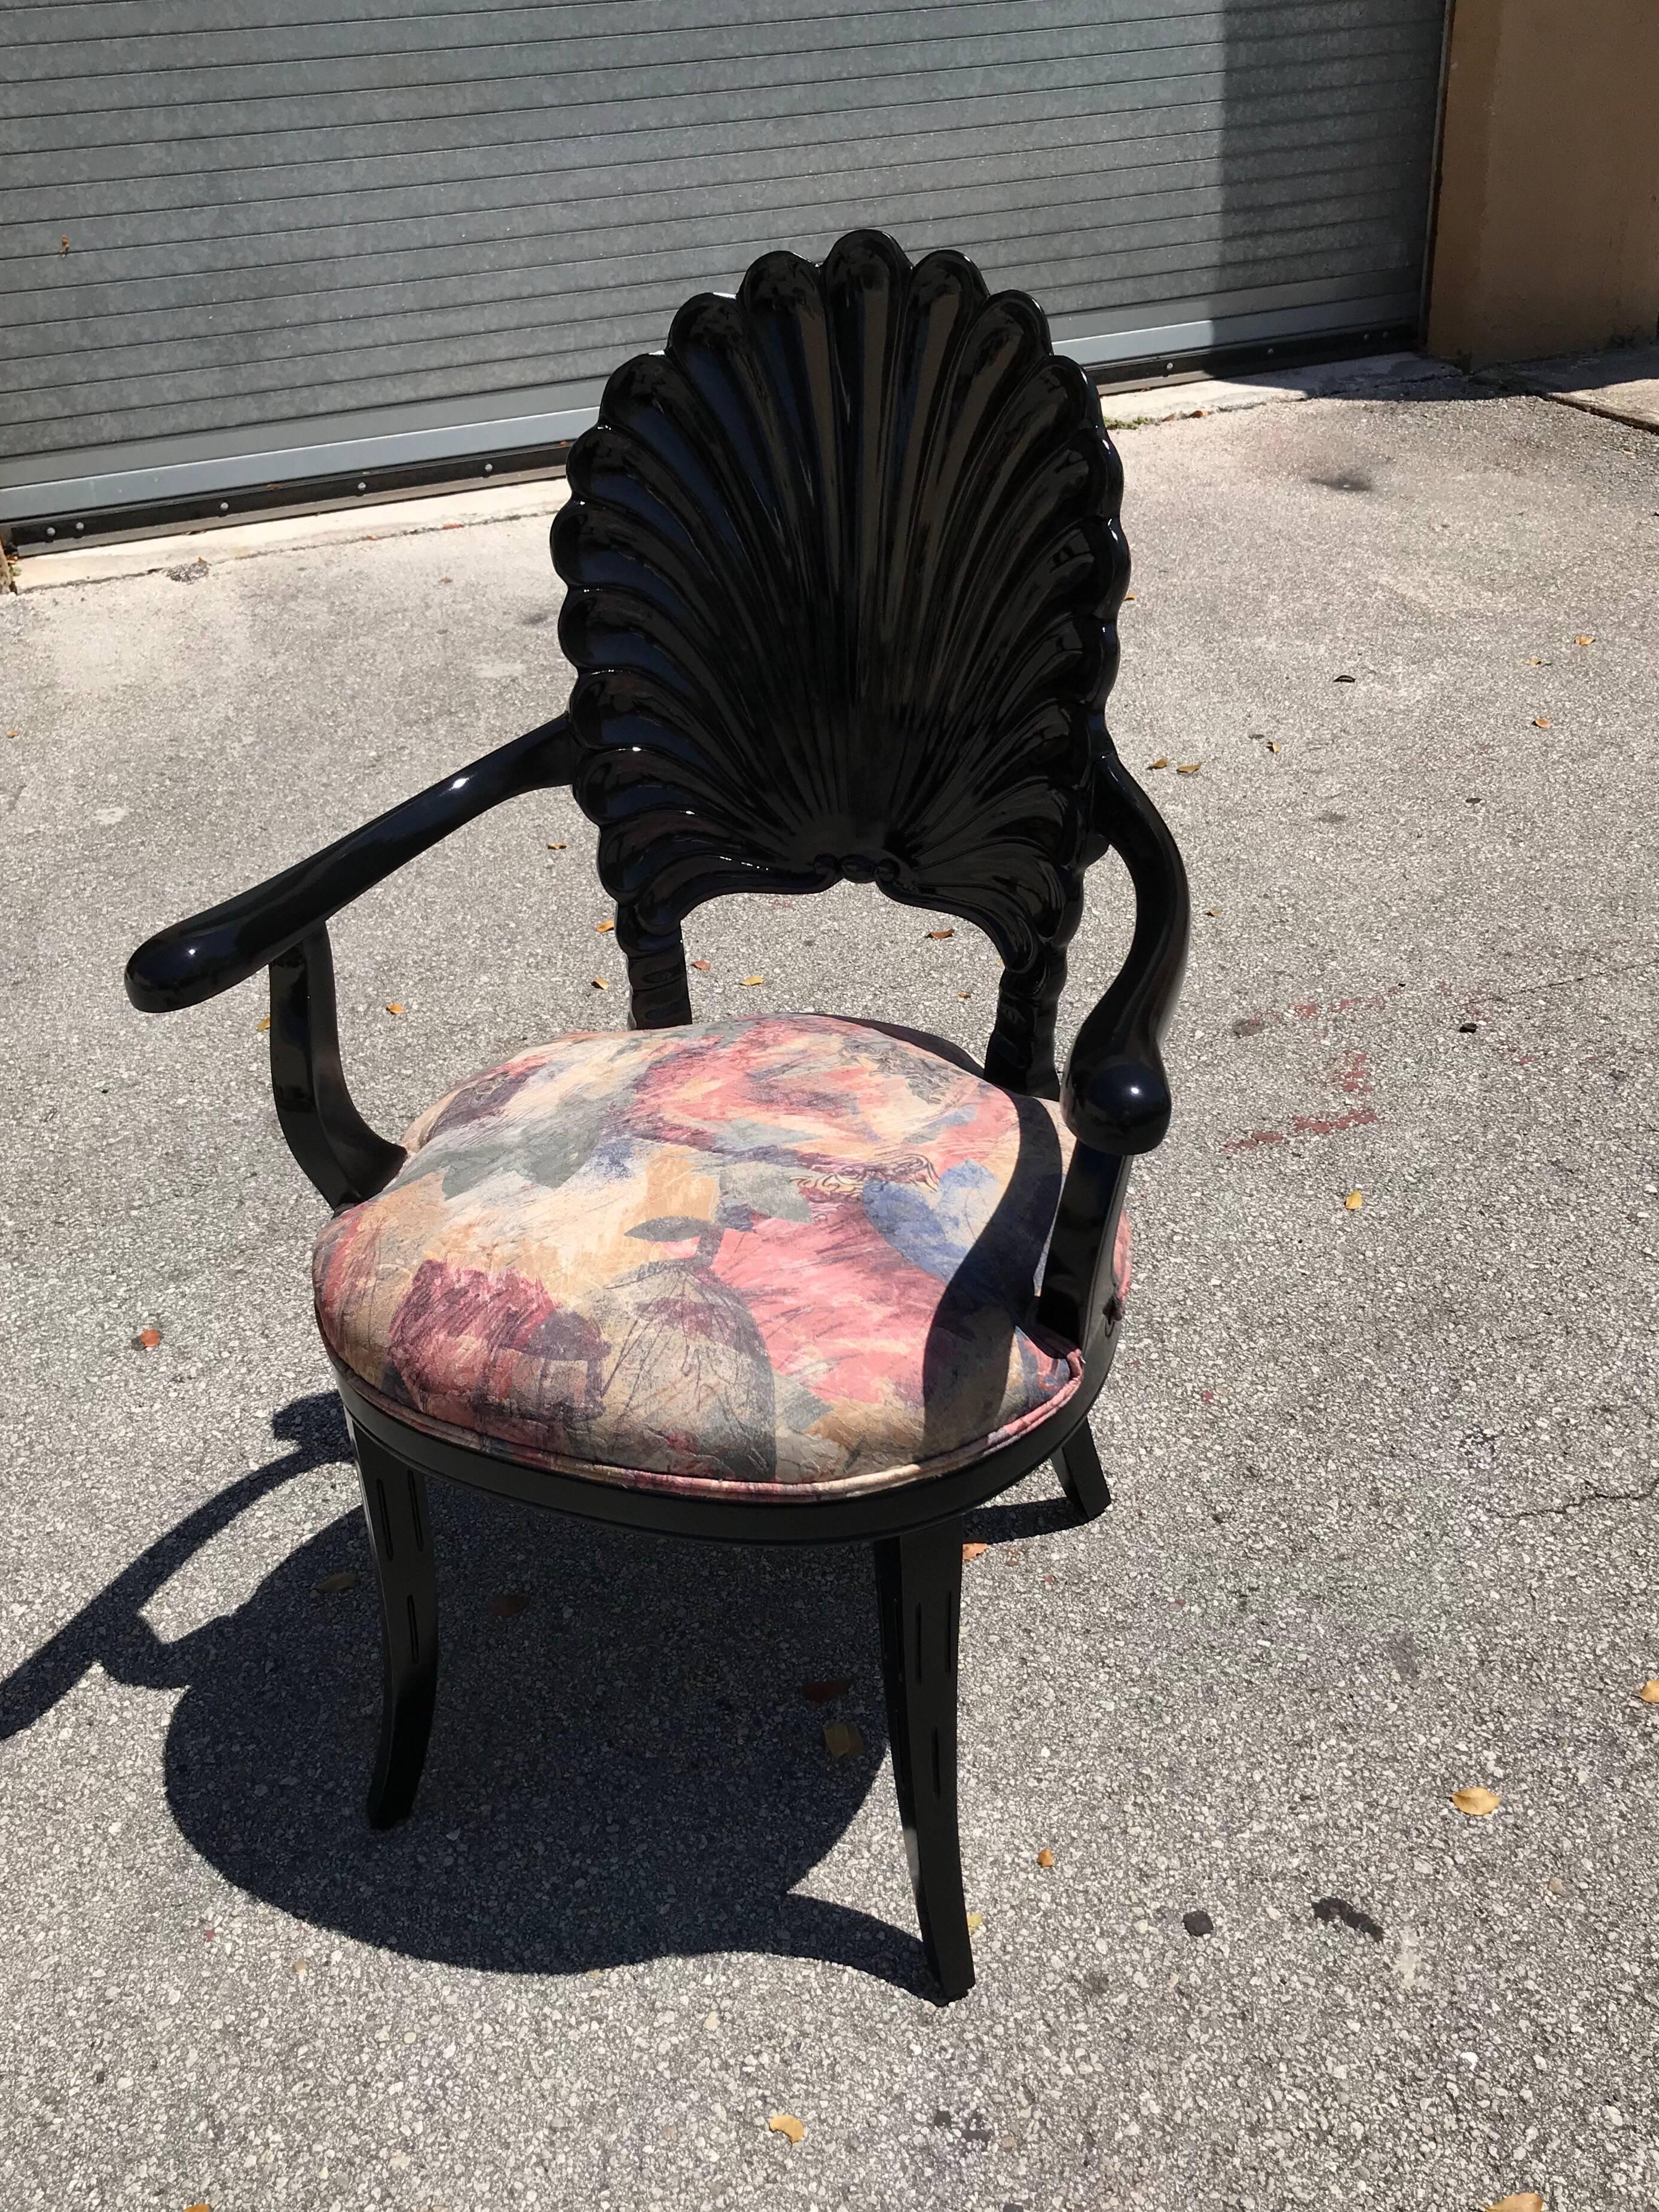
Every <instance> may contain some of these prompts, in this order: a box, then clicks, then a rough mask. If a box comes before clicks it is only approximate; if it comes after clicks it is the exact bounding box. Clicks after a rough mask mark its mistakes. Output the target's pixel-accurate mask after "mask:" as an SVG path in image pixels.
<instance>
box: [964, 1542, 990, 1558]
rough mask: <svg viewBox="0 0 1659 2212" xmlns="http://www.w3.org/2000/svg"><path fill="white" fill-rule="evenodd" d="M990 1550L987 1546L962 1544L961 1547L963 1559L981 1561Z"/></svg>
mask: <svg viewBox="0 0 1659 2212" xmlns="http://www.w3.org/2000/svg"><path fill="white" fill-rule="evenodd" d="M990 1549H991V1547H990V1545H989V1544H964V1545H963V1547H962V1557H963V1559H983V1558H984V1557H985V1553H987V1552H988V1551H989V1550H990Z"/></svg>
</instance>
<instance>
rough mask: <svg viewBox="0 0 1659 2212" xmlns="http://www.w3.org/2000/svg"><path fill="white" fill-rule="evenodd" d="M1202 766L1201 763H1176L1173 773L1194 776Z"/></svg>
mask: <svg viewBox="0 0 1659 2212" xmlns="http://www.w3.org/2000/svg"><path fill="white" fill-rule="evenodd" d="M1203 766H1204V763H1203V762H1202V761H1177V762H1176V763H1175V773H1176V775H1197V774H1198V772H1199V769H1201V768H1202V767H1203Z"/></svg>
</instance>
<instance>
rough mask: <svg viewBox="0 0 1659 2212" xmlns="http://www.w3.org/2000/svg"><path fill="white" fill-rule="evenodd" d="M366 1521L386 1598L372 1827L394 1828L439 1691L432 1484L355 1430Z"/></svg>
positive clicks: (408, 1799)
mask: <svg viewBox="0 0 1659 2212" xmlns="http://www.w3.org/2000/svg"><path fill="white" fill-rule="evenodd" d="M352 1442H353V1443H354V1444H355V1445H356V1446H357V1468H358V1472H359V1474H361V1476H362V1479H363V1517H364V1518H365V1520H366V1521H367V1522H368V1524H369V1550H370V1553H372V1555H373V1558H374V1561H375V1583H376V1585H377V1587H378V1589H379V1592H380V1603H381V1663H382V1677H383V1680H382V1691H381V1733H380V1742H379V1745H378V1746H377V1747H376V1749H375V1774H374V1779H373V1781H372V1782H371V1783H370V1784H369V1808H368V1809H369V1826H370V1827H371V1828H392V1827H395V1826H397V1824H398V1822H399V1821H400V1820H406V1819H407V1817H408V1815H409V1813H410V1810H411V1808H412V1807H413V1805H414V1802H415V1791H416V1789H417V1787H418V1784H419V1782H420V1772H421V1768H422V1766H423V1765H424V1763H425V1759H426V1743H427V1738H428V1737H429V1736H430V1735H431V1732H432V1709H433V1706H434V1705H435V1704H436V1699H437V1686H438V1583H437V1573H436V1568H435V1566H434V1564H433V1559H432V1543H431V1522H430V1517H429V1516H428V1513H427V1507H426V1478H425V1476H424V1474H421V1473H420V1472H419V1470H418V1468H412V1467H410V1466H408V1465H407V1464H406V1462H404V1461H402V1460H400V1458H399V1457H398V1456H397V1455H396V1454H395V1453H393V1452H389V1451H387V1449H386V1447H385V1446H384V1445H383V1444H382V1443H380V1442H379V1441H378V1439H377V1438H375V1437H371V1436H368V1435H365V1434H363V1432H362V1431H357V1430H354V1431H353V1435H352Z"/></svg>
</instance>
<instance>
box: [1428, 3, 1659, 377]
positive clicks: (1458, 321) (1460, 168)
mask: <svg viewBox="0 0 1659 2212" xmlns="http://www.w3.org/2000/svg"><path fill="white" fill-rule="evenodd" d="M1656 326H1659V0H1454V14H1453V17H1452V27H1451V40H1450V46H1449V54H1448V65H1447V81H1446V121H1445V137H1444V143H1443V148H1442V158H1441V177H1440V194H1439V206H1438V212H1437V217H1436V232H1435V241H1434V261H1433V270H1432V276H1431V278H1430V294H1429V331H1428V337H1429V347H1430V351H1431V352H1434V353H1436V354H1440V355H1442V356H1446V357H1448V358H1449V359H1452V360H1455V361H1458V362H1462V363H1464V364H1465V365H1467V366H1468V367H1470V368H1479V367H1480V366H1481V365H1482V364H1483V363H1485V362H1495V361H1525V360H1529V359H1537V358H1539V357H1540V356H1544V355H1546V354H1554V353H1570V352H1574V351H1577V350H1578V349H1589V348H1590V347H1594V346H1603V345H1607V344H1610V343H1614V342H1615V341H1618V340H1620V339H1627V338H1634V339H1638V340H1644V341H1651V340H1652V339H1653V337H1655V335H1656Z"/></svg>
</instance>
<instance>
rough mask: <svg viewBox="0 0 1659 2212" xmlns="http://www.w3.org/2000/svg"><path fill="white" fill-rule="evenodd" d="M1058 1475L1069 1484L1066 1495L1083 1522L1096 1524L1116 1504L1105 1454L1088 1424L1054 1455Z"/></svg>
mask: <svg viewBox="0 0 1659 2212" xmlns="http://www.w3.org/2000/svg"><path fill="white" fill-rule="evenodd" d="M1054 1472H1055V1474H1058V1476H1059V1478H1060V1480H1061V1481H1062V1482H1063V1483H1064V1485H1065V1494H1066V1496H1067V1497H1068V1498H1070V1500H1071V1503H1072V1504H1073V1505H1075V1506H1076V1507H1077V1518H1078V1519H1079V1520H1080V1521H1093V1520H1095V1519H1096V1518H1097V1517H1098V1516H1100V1515H1101V1514H1102V1513H1104V1512H1105V1510H1106V1509H1107V1506H1108V1505H1109V1504H1111V1503H1112V1492H1111V1490H1110V1489H1109V1487H1108V1486H1107V1480H1106V1474H1105V1471H1104V1469H1103V1468H1101V1455H1100V1454H1099V1452H1097V1451H1096V1450H1095V1439H1094V1437H1093V1436H1091V1435H1090V1433H1089V1424H1088V1422H1087V1421H1083V1422H1081V1423H1080V1424H1079V1425H1078V1426H1077V1428H1075V1429H1073V1431H1071V1434H1070V1436H1069V1437H1067V1438H1066V1440H1065V1442H1064V1443H1063V1444H1062V1445H1061V1446H1060V1449H1058V1451H1057V1452H1056V1453H1055V1455H1054Z"/></svg>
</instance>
